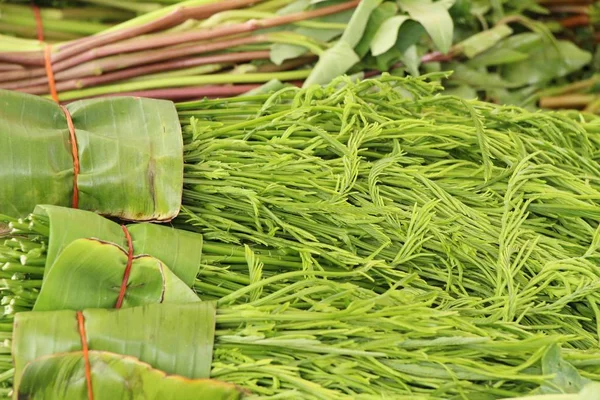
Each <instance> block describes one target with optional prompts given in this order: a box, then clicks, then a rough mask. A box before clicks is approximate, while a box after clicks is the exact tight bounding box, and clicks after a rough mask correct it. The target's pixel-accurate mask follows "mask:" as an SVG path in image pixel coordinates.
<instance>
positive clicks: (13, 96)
mask: <svg viewBox="0 0 600 400" xmlns="http://www.w3.org/2000/svg"><path fill="white" fill-rule="evenodd" d="M66 109H67V110H68V112H69V114H70V116H71V119H72V121H73V126H74V128H75V136H76V141H77V149H78V150H77V153H78V156H79V164H80V172H79V174H78V176H77V186H78V193H79V204H78V208H81V209H85V210H90V211H94V212H97V213H100V214H103V215H110V216H115V217H119V218H121V219H125V220H132V221H168V220H171V219H173V218H174V217H176V216H177V214H178V212H179V207H180V204H181V194H182V188H183V150H182V149H183V141H182V136H181V126H180V124H179V118H178V116H177V112H176V110H175V106H174V105H173V103H171V102H169V101H163V100H153V99H144V98H134V97H116V98H104V99H92V100H82V101H77V102H74V103H71V104H69V105H67V106H66ZM0 148H1V149H2V151H3V154H4V156H3V157H0V213H2V214H6V215H9V216H12V217H22V216H24V215H26V214H27V213H29V212H30V210H32V209H33V207H35V206H36V205H37V204H42V203H45V204H54V205H62V206H72V204H73V192H74V173H75V172H74V160H73V152H72V149H71V143H70V133H69V128H68V121H67V116H66V114H65V112H64V111H63V109H61V107H60V106H59V105H57V104H56V103H54V102H52V101H50V100H47V99H43V98H40V97H37V96H32V95H28V94H23V93H17V92H10V91H6V90H0Z"/></svg>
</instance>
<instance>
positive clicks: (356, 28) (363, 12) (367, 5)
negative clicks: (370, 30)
mask: <svg viewBox="0 0 600 400" xmlns="http://www.w3.org/2000/svg"><path fill="white" fill-rule="evenodd" d="M381 1H382V0H361V2H360V3H359V4H358V6H357V7H356V9H355V10H354V13H353V14H352V18H350V22H348V26H347V27H346V29H345V30H344V33H343V34H342V38H341V39H340V41H342V42H346V43H347V44H349V45H350V47H356V45H358V43H359V42H360V39H361V38H362V36H363V33H364V32H365V29H366V28H367V23H368V21H369V17H370V16H371V13H372V12H373V11H374V10H375V9H376V8H377V7H378V6H379V4H381Z"/></svg>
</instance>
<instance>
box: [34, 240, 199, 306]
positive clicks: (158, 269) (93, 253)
mask: <svg viewBox="0 0 600 400" xmlns="http://www.w3.org/2000/svg"><path fill="white" fill-rule="evenodd" d="M127 266H128V253H127V252H126V251H125V250H124V249H123V248H121V247H119V246H117V245H115V244H112V243H107V242H102V241H99V240H97V239H77V240H75V241H74V242H71V244H69V245H68V246H67V247H66V248H65V249H64V251H63V252H62V253H61V254H60V256H59V257H58V258H57V259H56V261H55V263H54V264H53V266H52V270H51V271H50V272H49V273H48V274H47V275H46V277H45V278H44V282H43V284H42V289H41V291H40V294H39V296H38V298H37V300H36V302H35V305H34V307H33V310H34V311H53V310H79V309H82V308H112V307H134V306H140V305H144V304H149V303H191V302H195V301H200V300H199V299H198V296H197V295H196V294H195V293H194V291H193V290H192V289H190V288H189V286H187V285H186V284H185V283H183V282H182V281H181V279H179V278H178V277H177V276H176V275H175V274H174V273H173V272H172V271H171V270H170V269H169V268H168V267H167V266H166V265H164V264H163V263H162V262H161V261H160V260H158V259H156V258H154V257H151V256H147V255H141V256H135V257H133V258H132V263H131V266H130V273H129V274H128V275H127V276H126V279H127V282H126V287H125V291H124V292H123V295H122V296H121V293H120V291H121V286H122V284H123V280H124V279H125V274H126V273H125V271H126V270H127ZM119 299H120V300H121V301H122V302H119Z"/></svg>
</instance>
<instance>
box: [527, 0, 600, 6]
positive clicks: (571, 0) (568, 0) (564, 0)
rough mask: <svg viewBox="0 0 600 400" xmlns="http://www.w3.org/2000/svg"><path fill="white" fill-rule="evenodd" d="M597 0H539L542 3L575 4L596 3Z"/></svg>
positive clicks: (547, 4)
mask: <svg viewBox="0 0 600 400" xmlns="http://www.w3.org/2000/svg"><path fill="white" fill-rule="evenodd" d="M594 1H596V0H538V3H539V4H542V5H546V6H549V5H562V4H565V5H574V4H594Z"/></svg>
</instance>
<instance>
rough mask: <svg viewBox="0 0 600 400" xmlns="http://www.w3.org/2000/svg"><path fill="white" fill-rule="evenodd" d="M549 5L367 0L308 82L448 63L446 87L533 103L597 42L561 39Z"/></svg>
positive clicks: (572, 72) (588, 57)
mask: <svg viewBox="0 0 600 400" xmlns="http://www.w3.org/2000/svg"><path fill="white" fill-rule="evenodd" d="M548 13H549V11H548V10H547V9H545V8H543V7H542V6H540V5H539V4H538V3H537V2H535V1H533V0H529V1H515V0H508V1H492V0H479V1H466V0H458V1H454V0H440V1H433V0H426V1H416V0H397V1H382V0H364V1H362V2H361V4H360V5H359V6H358V7H357V9H356V11H355V12H354V14H353V15H352V18H351V19H349V21H348V25H347V28H346V30H345V31H344V33H343V34H342V35H341V37H340V38H339V40H337V41H336V42H335V43H334V44H333V45H332V47H331V48H329V49H328V50H326V51H325V52H324V53H323V54H322V55H321V57H320V60H319V62H318V63H317V65H316V67H315V70H314V71H313V73H312V75H311V76H310V77H309V78H308V79H307V81H306V82H307V84H310V83H327V82H329V81H330V80H331V79H333V78H334V77H336V76H339V75H340V74H342V73H356V72H361V71H369V70H379V71H391V72H392V73H394V74H405V73H408V74H411V75H415V76H418V75H419V74H421V73H424V72H433V71H441V70H451V71H454V74H453V75H452V76H451V77H449V78H448V79H446V80H445V81H444V85H445V86H446V88H447V91H448V93H451V94H456V95H459V96H461V97H464V98H475V97H479V98H482V99H485V100H491V101H494V102H498V103H509V104H518V105H522V106H531V105H535V104H536V101H537V100H538V97H537V94H538V92H539V90H540V89H543V88H546V87H547V86H549V85H555V84H558V83H561V82H564V80H565V79H571V80H573V79H579V78H581V76H582V73H581V71H582V70H583V69H585V68H587V66H590V64H591V62H592V53H591V51H590V50H593V47H594V46H595V43H594V45H593V46H590V44H589V43H587V47H588V48H587V49H583V48H580V47H579V46H578V45H577V44H575V43H573V41H572V40H563V39H558V38H557V36H556V35H555V33H559V34H561V35H562V32H553V31H557V27H556V24H555V23H552V22H551V21H550V22H549V21H548V18H549V16H548V15H547V14H548ZM540 19H542V20H540ZM298 33H301V34H303V33H304V32H298ZM329 34H331V31H329ZM311 35H312V37H313V38H315V39H320V40H330V39H331V38H332V37H331V36H329V37H328V36H326V35H322V34H314V33H311ZM333 37H335V36H333ZM590 47H591V48H590ZM284 50H286V51H287V50H289V49H288V48H285V49H284ZM286 51H283V52H282V48H281V47H279V46H277V47H273V48H272V59H273V60H274V61H275V62H280V61H281V60H282V59H285V56H286V55H288V56H289V55H291V54H294V53H289V51H288V52H287V53H286ZM300 53H301V51H299V53H298V54H300Z"/></svg>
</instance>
